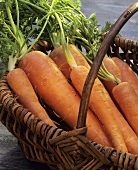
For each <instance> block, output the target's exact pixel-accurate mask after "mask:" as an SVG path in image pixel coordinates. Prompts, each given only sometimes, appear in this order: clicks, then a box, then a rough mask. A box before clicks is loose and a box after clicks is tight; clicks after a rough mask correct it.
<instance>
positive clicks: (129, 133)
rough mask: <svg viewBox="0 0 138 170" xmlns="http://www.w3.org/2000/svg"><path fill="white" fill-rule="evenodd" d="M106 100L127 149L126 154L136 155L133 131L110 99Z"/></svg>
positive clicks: (137, 147)
mask: <svg viewBox="0 0 138 170" xmlns="http://www.w3.org/2000/svg"><path fill="white" fill-rule="evenodd" d="M107 100H108V102H109V103H110V105H111V106H112V111H113V114H114V117H115V119H116V121H117V123H118V126H119V128H120V129H121V132H122V135H123V138H124V141H125V144H126V146H127V148H128V152H130V153H131V154H135V155H138V136H137V135H136V133H135V132H134V131H133V129H132V128H131V126H130V125H129V123H128V122H127V120H126V119H125V118H124V116H123V115H122V113H121V112H120V111H119V110H118V108H117V107H116V105H115V104H114V102H113V101H112V100H110V98H107Z"/></svg>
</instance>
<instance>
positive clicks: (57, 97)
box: [19, 51, 111, 146]
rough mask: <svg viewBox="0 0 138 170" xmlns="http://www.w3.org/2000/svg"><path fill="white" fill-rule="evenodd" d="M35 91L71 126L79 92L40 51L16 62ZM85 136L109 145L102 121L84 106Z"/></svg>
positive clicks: (76, 109)
mask: <svg viewBox="0 0 138 170" xmlns="http://www.w3.org/2000/svg"><path fill="white" fill-rule="evenodd" d="M19 67H20V68H22V69H23V70H24V71H25V72H26V74H27V76H28V78H29V80H30V81H31V84H32V85H33V87H34V89H35V91H36V93H37V94H38V95H39V96H40V97H41V98H42V99H43V101H44V102H45V103H47V104H48V105H49V106H50V107H51V108H52V109H53V110H54V111H55V112H56V113H57V114H59V116H60V117H61V118H62V119H63V120H64V121H65V122H66V123H67V124H68V125H69V126H70V127H71V128H74V127H75V126H76V124H77V119H78V112H79V106H80V96H79V95H78V93H77V92H76V91H75V89H74V88H73V87H72V86H71V85H70V84H69V83H68V81H67V79H66V78H65V77H64V75H63V74H62V73H61V71H60V70H59V69H58V67H57V66H56V64H55V63H54V61H53V60H52V59H51V58H50V57H49V56H47V55H46V54H44V53H42V52H40V51H32V52H30V53H28V54H27V55H25V56H24V57H23V58H22V59H21V61H20V62H19ZM86 125H87V127H88V131H87V137H88V138H89V139H90V140H94V141H95V142H97V143H100V144H102V145H104V146H111V143H110V141H109V139H108V138H107V136H106V134H105V132H104V130H103V127H102V125H101V124H100V122H99V120H98V119H97V118H96V116H95V115H94V114H93V113H92V112H91V111H90V110H88V113H87V120H86Z"/></svg>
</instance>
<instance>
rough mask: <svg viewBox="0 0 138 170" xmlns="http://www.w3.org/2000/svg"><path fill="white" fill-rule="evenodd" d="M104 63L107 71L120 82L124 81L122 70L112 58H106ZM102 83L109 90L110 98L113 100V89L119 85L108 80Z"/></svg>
mask: <svg viewBox="0 0 138 170" xmlns="http://www.w3.org/2000/svg"><path fill="white" fill-rule="evenodd" d="M103 63H104V65H105V67H106V69H107V70H108V71H109V72H110V73H111V74H113V75H114V76H115V77H116V78H118V79H119V80H120V81H121V80H122V75H121V72H120V69H119V68H118V66H117V64H116V63H115V62H114V61H113V60H112V58H109V57H106V58H104V59H103ZM101 81H102V83H103V84H104V86H105V88H106V89H107V91H108V93H109V94H110V96H111V97H112V98H113V95H112V89H113V87H115V86H116V85H117V83H115V82H111V81H107V80H102V79H101Z"/></svg>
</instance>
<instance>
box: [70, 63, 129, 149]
mask: <svg viewBox="0 0 138 170" xmlns="http://www.w3.org/2000/svg"><path fill="white" fill-rule="evenodd" d="M88 72H89V70H88V69H87V68H86V67H84V66H78V67H76V68H74V69H72V72H71V75H70V76H71V80H72V83H73V85H74V87H75V88H76V90H77V91H78V92H79V93H80V95H81V94H82V90H83V86H84V83H85V80H86V77H87V75H88ZM109 99H110V100H111V98H110V96H109V94H108V92H107V91H106V89H105V88H104V86H103V84H102V83H101V81H100V80H99V79H98V78H96V80H95V82H94V86H93V89H92V92H91V95H90V103H89V106H90V108H91V109H92V110H93V111H94V113H95V114H96V115H97V117H98V118H99V120H100V121H101V122H102V124H103V125H104V128H105V130H106V132H107V134H108V136H109V138H110V140H111V142H112V144H113V146H114V147H115V148H116V149H119V150H123V151H125V152H127V147H126V145H125V142H124V139H123V136H122V133H121V130H120V129H119V127H118V125H117V122H116V120H115V117H114V114H113V110H112V109H113V108H112V106H111V105H110V103H109V102H108V100H109Z"/></svg>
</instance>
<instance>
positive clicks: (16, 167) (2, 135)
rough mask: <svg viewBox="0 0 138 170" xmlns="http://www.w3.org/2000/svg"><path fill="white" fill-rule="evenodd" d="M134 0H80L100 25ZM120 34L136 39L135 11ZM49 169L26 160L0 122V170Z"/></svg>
mask: <svg viewBox="0 0 138 170" xmlns="http://www.w3.org/2000/svg"><path fill="white" fill-rule="evenodd" d="M134 2H136V1H135V0H123V1H120V0H110V1H109V0H82V4H83V6H82V12H83V13H84V14H85V15H86V16H87V17H89V16H90V14H91V13H93V12H96V15H97V19H98V22H99V24H100V25H101V26H104V25H105V22H106V21H109V22H111V23H112V24H113V23H114V22H115V21H116V20H117V19H118V17H119V16H120V15H121V14H122V13H123V12H124V10H126V9H127V8H128V7H129V6H130V5H131V4H132V3H134ZM120 33H121V35H122V36H124V37H126V38H129V39H133V40H137V39H138V14H137V13H136V14H135V15H134V16H133V17H132V18H131V19H130V20H129V21H128V22H127V23H126V25H125V26H124V27H123V28H122V30H121V32H120ZM44 169H45V170H49V168H48V167H47V166H46V165H42V164H39V163H34V162H30V161H28V160H27V159H26V158H25V157H24V154H23V153H22V152H21V150H20V148H19V147H18V145H17V140H16V139H15V138H14V137H13V136H12V134H11V133H9V132H8V131H7V129H6V128H5V127H4V126H3V125H2V124H1V123H0V170H44Z"/></svg>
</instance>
